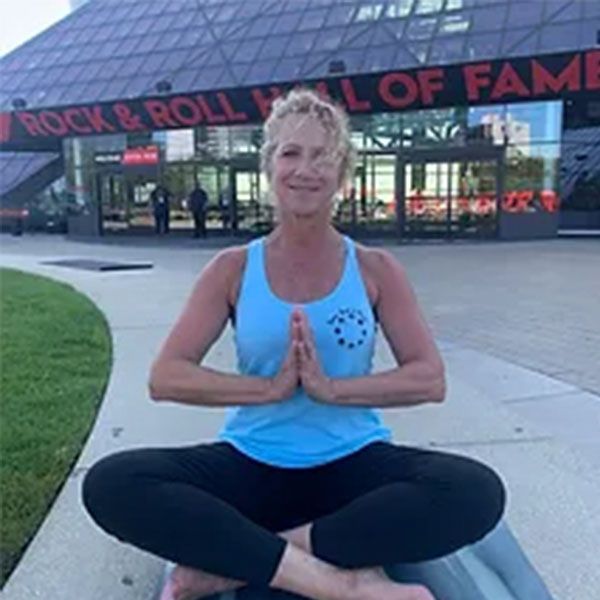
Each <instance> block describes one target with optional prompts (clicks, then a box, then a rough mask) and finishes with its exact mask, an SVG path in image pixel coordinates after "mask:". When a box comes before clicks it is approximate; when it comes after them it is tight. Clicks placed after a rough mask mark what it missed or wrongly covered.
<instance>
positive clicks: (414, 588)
mask: <svg viewBox="0 0 600 600" xmlns="http://www.w3.org/2000/svg"><path fill="white" fill-rule="evenodd" d="M353 575H354V585H353V586H352V587H353V595H352V597H353V598H356V599H357V600H435V598H434V597H433V594H432V593H431V592H430V591H429V590H428V589H427V588H426V587H425V586H422V585H407V584H404V583H395V582H393V581H392V580H391V579H390V578H389V577H388V576H387V575H386V574H385V571H384V570H383V569H382V568H379V567H378V568H373V569H358V570H356V571H353Z"/></svg>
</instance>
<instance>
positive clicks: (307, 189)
mask: <svg viewBox="0 0 600 600" xmlns="http://www.w3.org/2000/svg"><path fill="white" fill-rule="evenodd" d="M288 187H289V188H290V189H291V190H294V191H295V192H318V191H319V188H318V187H306V186H297V185H289V186H288Z"/></svg>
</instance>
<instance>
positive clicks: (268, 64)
mask: <svg viewBox="0 0 600 600" xmlns="http://www.w3.org/2000/svg"><path fill="white" fill-rule="evenodd" d="M598 30H600V1H598V0H92V1H91V2H89V3H88V4H86V5H84V6H82V7H81V8H80V9H78V10H76V11H75V12H74V13H72V14H71V15H69V16H68V17H66V18H65V19H63V20H62V21H60V22H59V23H57V24H56V25H55V26H53V27H51V28H50V29H48V30H46V31H45V32H43V33H42V34H40V35H38V36H37V37H35V38H34V39H32V40H30V41H29V42H27V43H26V44H24V45H23V46H21V47H19V48H17V49H16V50H14V51H13V52H11V53H10V54H8V55H7V56H5V57H4V58H2V59H1V60H0V110H9V111H10V110H13V109H14V108H15V101H16V102H17V108H25V107H26V108H27V109H35V108H42V107H51V106H66V105H71V104H81V103H86V102H103V101H109V100H117V99H130V98H137V97H143V96H146V95H153V94H156V91H157V88H156V86H157V84H158V83H159V82H163V85H167V86H168V91H169V92H171V93H184V92H191V91H204V90H211V89H226V88H229V87H242V86H248V85H256V84H268V83H276V82H283V81H295V80H304V79H316V78H323V77H327V76H328V75H331V74H332V73H333V72H335V70H336V69H338V71H337V74H339V72H340V71H339V69H342V72H344V73H346V74H349V75H354V74H361V73H373V72H381V71H386V70H392V69H408V68H414V67H421V66H423V65H428V64H431V65H444V64H453V63H462V62H468V61H472V60H481V59H487V58H490V59H493V58H500V57H513V56H524V55H530V54H543V53H551V52H561V51H565V50H579V49H586V48H592V47H594V46H595V45H596V44H597V42H598V35H599V34H598ZM332 63H333V64H332ZM19 105H20V106H19Z"/></svg>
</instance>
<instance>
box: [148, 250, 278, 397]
mask: <svg viewBox="0 0 600 600" xmlns="http://www.w3.org/2000/svg"><path fill="white" fill-rule="evenodd" d="M244 264H245V250H244V249H243V248H231V249H227V250H225V251H223V252H220V253H219V254H218V255H217V256H216V257H215V258H214V259H213V260H212V261H211V262H210V263H209V264H208V265H207V267H206V268H205V269H204V270H203V271H202V274H201V275H200V278H199V280H198V281H197V283H196V285H195V286H194V289H193V291H192V293H191V296H190V298H189V299H188V301H187V304H186V306H185V308H184V310H183V312H182V313H181V315H180V316H179V318H178V319H177V322H176V323H175V325H174V327H173V329H172V330H171V332H170V333H169V335H168V337H167V339H166V340H165V342H164V343H163V346H162V348H161V350H160V352H159V354H158V357H157V358H156V360H155V361H154V363H153V365H152V368H151V371H150V379H149V382H148V387H149V391H150V397H151V398H152V399H153V400H170V401H173V402H180V403H183V404H196V405H203V406H234V405H235V406H239V405H242V404H265V403H267V402H273V401H275V400H277V399H279V396H280V394H281V393H284V390H280V389H279V388H280V387H281V386H280V385H279V383H280V382H278V381H277V380H276V379H267V378H262V377H246V376H242V375H235V374H229V373H222V372H219V371H216V370H214V369H210V368H208V367H203V366H200V363H201V361H202V360H203V358H204V356H205V355H206V353H207V352H208V350H209V349H210V348H211V346H212V345H213V344H214V343H215V341H216V340H217V339H218V338H219V336H220V335H221V333H222V332H223V329H224V328H225V325H226V323H227V319H228V316H229V312H230V309H231V307H232V306H234V305H235V301H236V298H233V297H232V296H233V293H232V290H237V287H238V283H237V282H239V279H240V277H241V273H242V271H243V267H244ZM235 294H236V295H237V291H236V292H235Z"/></svg>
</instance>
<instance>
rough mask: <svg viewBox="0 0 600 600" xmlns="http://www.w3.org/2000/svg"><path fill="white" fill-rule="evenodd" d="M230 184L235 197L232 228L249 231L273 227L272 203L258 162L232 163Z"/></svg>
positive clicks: (260, 230)
mask: <svg viewBox="0 0 600 600" xmlns="http://www.w3.org/2000/svg"><path fill="white" fill-rule="evenodd" d="M230 186H231V191H232V197H233V198H234V199H235V203H234V204H235V206H234V207H233V208H234V215H233V219H234V221H233V222H234V224H235V225H234V227H233V229H234V230H238V231H245V232H251V233H262V232H266V231H269V230H270V229H271V228H272V227H273V205H272V203H271V202H270V201H269V198H268V194H267V187H268V186H267V181H266V179H265V178H264V176H263V175H261V173H260V172H259V168H258V163H257V162H256V164H255V163H254V161H253V162H252V163H250V162H248V163H241V162H240V163H233V164H232V165H231V171H230Z"/></svg>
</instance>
